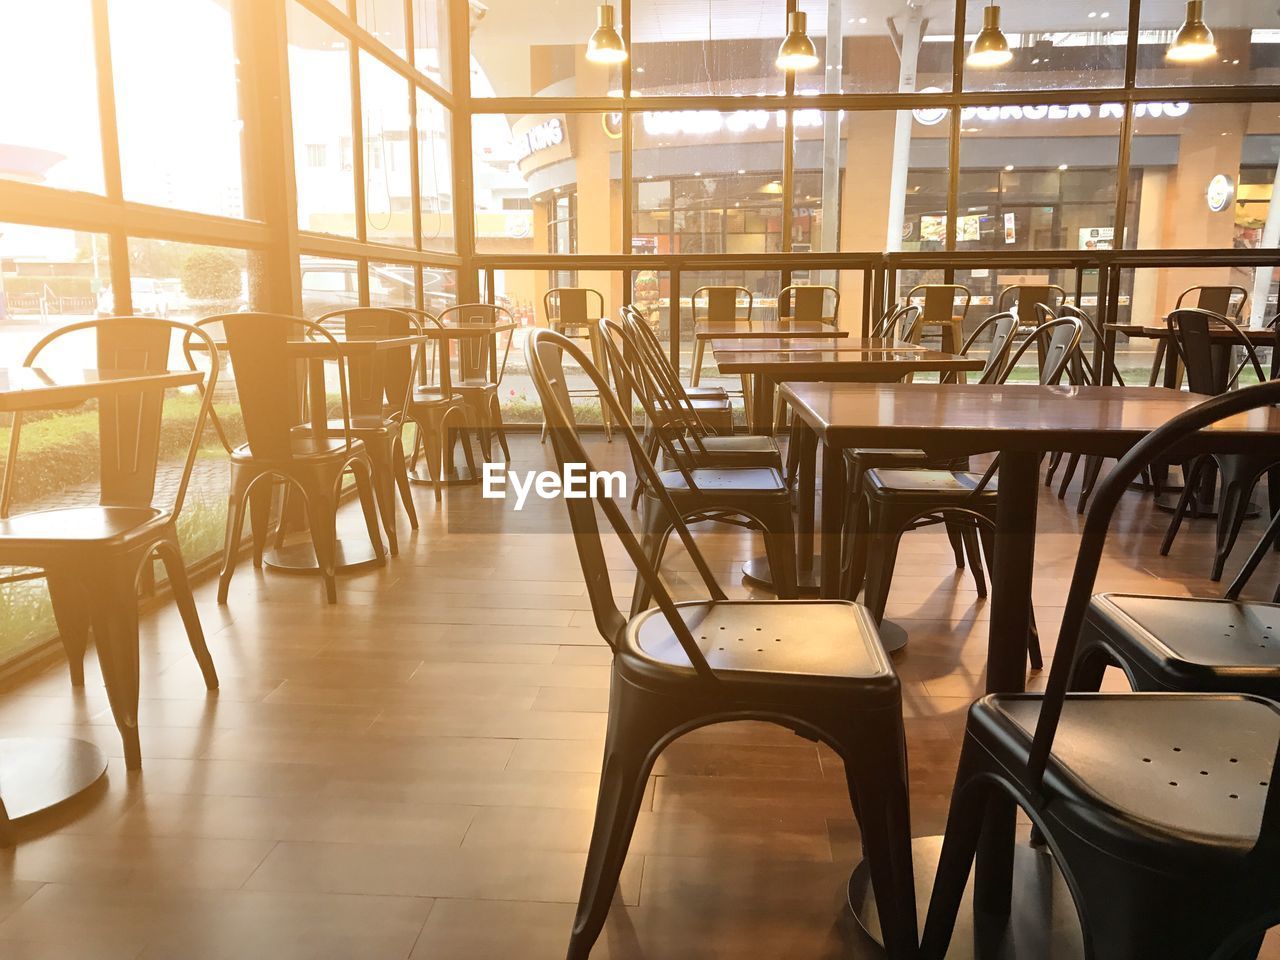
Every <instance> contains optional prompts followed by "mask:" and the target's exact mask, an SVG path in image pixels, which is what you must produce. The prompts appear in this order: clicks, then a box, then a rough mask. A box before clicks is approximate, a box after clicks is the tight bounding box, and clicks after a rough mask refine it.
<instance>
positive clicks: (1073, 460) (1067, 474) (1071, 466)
mask: <svg viewBox="0 0 1280 960" xmlns="http://www.w3.org/2000/svg"><path fill="white" fill-rule="evenodd" d="M1079 465H1080V454H1078V453H1073V454H1071V456H1070V457H1068V458H1067V466H1066V469H1065V470H1064V471H1063V472H1062V483H1061V485H1060V486H1059V487H1058V499H1059V500H1065V499H1067V488H1068V487H1070V486H1071V481H1072V480H1074V479H1075V477H1076V468H1077V467H1078V466H1079Z"/></svg>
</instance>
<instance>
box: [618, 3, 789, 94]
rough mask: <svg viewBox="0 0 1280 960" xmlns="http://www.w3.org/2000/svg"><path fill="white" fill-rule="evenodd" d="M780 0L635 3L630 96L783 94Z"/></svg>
mask: <svg viewBox="0 0 1280 960" xmlns="http://www.w3.org/2000/svg"><path fill="white" fill-rule="evenodd" d="M786 28H787V8H786V4H785V3H782V2H781V0H686V2H680V3H674V2H672V0H633V2H632V4H631V31H632V45H631V56H632V60H633V63H634V68H633V73H632V78H631V89H632V92H633V93H634V94H635V95H636V96H646V95H648V96H655V95H661V96H681V95H683V96H693V95H714V96H754V95H756V94H762V93H782V92H783V75H782V72H781V71H780V70H779V69H778V68H777V66H775V64H774V60H776V59H777V56H778V45H779V44H780V43H781V42H782V38H783V36H784V35H785V34H786V32H787V30H786Z"/></svg>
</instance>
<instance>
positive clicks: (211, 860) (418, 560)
mask: <svg viewBox="0 0 1280 960" xmlns="http://www.w3.org/2000/svg"><path fill="white" fill-rule="evenodd" d="M619 446H620V445H619V444H614V445H613V446H612V447H607V448H606V447H605V446H604V444H603V442H601V443H599V444H598V445H597V448H598V449H599V451H600V453H601V460H602V462H603V461H607V460H610V459H617V457H618V456H619V455H620V453H621V451H620V449H619ZM514 452H515V459H516V462H517V465H519V466H523V467H535V466H539V465H540V464H542V463H543V462H544V461H545V460H547V458H548V451H546V450H545V449H544V448H542V447H540V446H539V445H538V444H537V442H536V438H533V437H528V436H525V437H521V438H517V439H516V440H515V442H514ZM1128 499H1129V502H1128V503H1127V504H1126V505H1125V508H1124V510H1123V515H1122V517H1121V519H1120V520H1119V522H1118V523H1117V524H1116V527H1115V530H1116V535H1115V537H1114V540H1113V543H1112V545H1111V548H1110V550H1109V551H1108V556H1107V559H1106V563H1105V567H1104V569H1103V572H1102V576H1101V579H1100V586H1101V587H1105V588H1108V589H1140V590H1154V591H1159V592H1167V593H1173V594H1185V593H1202V594H1207V595H1213V594H1214V592H1215V591H1216V590H1218V589H1219V588H1217V587H1215V586H1214V585H1212V584H1210V583H1208V582H1207V580H1206V579H1205V578H1204V575H1205V572H1206V569H1207V565H1208V550H1209V545H1210V543H1211V536H1212V533H1211V525H1210V522H1209V521H1207V520H1202V521H1197V522H1193V523H1190V524H1189V525H1188V526H1187V527H1184V532H1183V533H1182V535H1181V536H1180V538H1179V540H1178V542H1177V544H1176V546H1175V549H1174V555H1173V556H1171V557H1169V558H1167V559H1164V558H1161V557H1159V556H1158V554H1157V550H1156V547H1157V545H1158V537H1159V533H1160V532H1161V531H1162V530H1163V525H1164V522H1165V515H1164V514H1159V513H1156V512H1155V511H1154V510H1153V509H1152V507H1151V505H1150V501H1149V500H1148V499H1145V498H1143V497H1141V496H1140V495H1138V494H1136V493H1135V494H1133V495H1132V496H1131V497H1129V498H1128ZM1069 502H1070V503H1071V504H1072V505H1073V504H1074V493H1073V494H1072V495H1071V499H1070V501H1069ZM418 509H419V513H420V516H421V518H422V529H421V530H419V531H418V532H417V533H416V534H413V535H410V534H409V532H408V529H407V524H405V523H403V521H402V533H403V536H404V539H403V541H402V548H401V556H400V557H399V559H397V560H395V561H393V562H391V563H390V564H389V565H388V566H387V567H385V568H383V569H381V570H378V571H375V572H371V573H366V574H363V575H358V576H353V577H349V578H346V579H344V580H343V581H342V582H341V583H340V585H339V590H340V601H341V602H340V603H339V604H338V605H337V606H326V605H325V604H324V603H323V602H322V596H321V592H320V587H319V586H318V584H316V583H315V582H313V581H310V580H305V579H298V578H290V577H287V576H283V575H279V574H271V573H266V574H263V573H259V572H257V571H254V570H253V569H252V567H250V566H248V565H247V564H245V565H242V566H241V567H240V569H239V570H238V573H237V576H236V579H235V581H234V583H233V587H232V593H231V599H230V603H229V604H228V605H227V606H226V607H221V608H220V607H218V606H217V605H216V604H215V603H214V600H213V590H212V588H211V587H212V585H211V584H205V585H204V586H202V587H201V588H200V590H199V600H200V606H201V615H202V617H203V620H204V624H205V628H206V631H207V632H208V634H209V646H210V648H211V649H212V651H213V654H214V657H215V659H216V661H217V665H218V670H219V673H220V674H221V678H222V689H221V692H220V693H219V694H218V695H217V696H212V697H211V696H206V694H205V692H204V689H203V686H202V683H201V680H200V675H199V672H198V670H197V668H196V665H195V662H194V660H193V658H192V656H191V654H190V652H189V650H188V649H187V648H186V644H185V638H184V634H183V632H182V629H181V625H180V622H179V620H178V618H177V617H176V616H175V615H174V614H173V613H172V612H171V611H168V610H166V611H163V612H161V613H159V614H157V615H153V616H150V617H148V618H147V619H146V622H145V625H144V639H143V651H142V658H143V663H142V672H143V702H142V710H141V724H142V745H143V755H144V765H145V769H144V770H143V772H142V773H140V774H138V775H134V776H129V775H126V773H125V771H124V767H123V764H122V762H121V761H120V760H119V759H113V760H112V764H111V769H110V773H109V778H108V782H107V784H106V787H105V790H103V791H102V792H101V795H100V796H98V797H96V798H94V799H93V801H92V802H91V803H89V804H87V805H86V806H87V809H84V810H80V811H77V812H76V815H75V816H74V817H71V818H69V822H67V823H65V824H63V825H61V826H60V827H59V828H58V829H57V830H56V831H55V832H52V833H50V834H49V835H47V836H45V837H43V838H41V839H36V840H32V841H30V842H27V843H23V844H22V845H20V846H18V847H17V848H16V849H13V850H9V851H4V852H0V858H2V860H0V862H2V863H3V867H4V870H3V879H2V880H0V956H3V957H5V958H9V960H14V958H24V960H25V958H57V960H130V958H145V960H160V958H166V960H169V958H171V960H179V958H181V960H214V958H218V960H223V958H226V960H231V958H236V960H242V958H269V960H291V958H299V960H301V958H306V960H321V958H325V960H327V958H335V960H336V958H343V960H349V958H359V960H383V958H387V960H391V958H409V957H412V958H415V960H426V958H431V960H442V958H489V957H493V958H505V957H516V958H521V960H543V958H548V960H550V958H559V957H563V955H564V947H565V943H566V938H567V935H568V931H569V927H570V921H571V917H572V913H573V904H574V902H575V901H576V899H577V894H578V888H579V884H580V882H581V876H582V866H583V859H584V851H585V849H586V845H587V840H588V836H589V832H590V823H591V816H592V809H593V805H594V802H595V794H596V788H597V778H598V774H599V769H600V749H601V743H602V736H603V731H604V725H605V713H604V711H605V705H606V693H607V684H608V660H609V651H608V649H607V648H606V647H605V645H604V644H603V642H602V641H601V640H600V639H599V638H598V636H597V634H596V632H595V629H594V627H593V625H592V619H591V614H590V612H589V609H588V603H587V598H586V594H585V590H584V588H583V583H582V579H581V576H580V573H579V569H578V566H577V559H576V556H575V554H574V552H573V545H572V541H571V539H570V538H569V537H568V536H567V535H566V534H565V532H564V531H565V530H566V528H567V517H566V516H565V514H564V507H563V504H561V503H558V502H551V503H544V502H541V501H537V502H535V501H533V500H530V501H529V503H528V504H527V506H526V508H525V510H524V512H523V513H520V514H517V513H515V512H513V510H512V509H511V505H510V504H509V503H504V502H502V501H487V500H482V499H481V498H480V496H479V491H478V490H477V489H475V488H471V489H456V490H451V491H449V493H448V495H447V506H446V509H444V510H441V509H440V508H438V507H437V506H436V505H435V503H434V501H433V499H432V498H431V496H430V495H429V492H428V491H426V490H424V489H421V488H419V490H418ZM344 524H345V529H346V530H347V531H349V532H350V533H351V534H352V535H356V534H358V532H359V523H358V520H357V517H356V516H355V515H354V514H353V513H351V512H350V511H348V512H347V513H346V514H344ZM1040 529H1041V531H1042V534H1041V536H1040V539H1039V558H1038V562H1037V569H1036V577H1037V579H1036V585H1035V598H1036V611H1037V616H1038V618H1039V624H1040V628H1041V633H1042V636H1044V637H1045V639H1046V640H1047V641H1051V639H1052V638H1053V637H1054V636H1055V634H1056V629H1057V624H1058V620H1059V618H1060V615H1061V604H1062V602H1063V597H1064V595H1065V592H1066V582H1067V579H1068V578H1069V576H1070V571H1071V567H1072V563H1073V561H1074V554H1075V547H1076V537H1077V534H1076V531H1077V529H1078V521H1077V517H1076V515H1075V512H1074V509H1073V508H1069V507H1066V506H1064V505H1063V504H1062V503H1060V502H1059V501H1057V500H1056V499H1054V498H1052V497H1051V496H1049V495H1047V494H1046V496H1045V498H1044V500H1043V502H1042V505H1041V514H1040ZM1258 529H1259V528H1258V526H1257V522H1256V521H1255V522H1254V523H1253V524H1251V526H1250V528H1249V532H1247V533H1246V536H1245V538H1243V541H1242V543H1243V546H1242V548H1241V549H1240V550H1239V551H1238V552H1237V556H1236V558H1235V562H1234V563H1233V564H1232V566H1231V568H1230V569H1231V570H1234V566H1235V564H1237V563H1239V562H1240V561H1241V560H1242V559H1243V554H1244V552H1245V551H1246V550H1247V548H1248V547H1249V546H1251V545H1252V540H1253V538H1254V536H1256V533H1255V531H1257V530H1258ZM699 542H700V543H701V544H702V545H703V546H704V547H705V548H706V549H707V551H708V553H709V555H710V557H711V558H712V560H713V565H714V567H715V569H716V572H717V575H718V576H720V577H721V579H722V582H723V583H724V584H725V586H726V587H727V588H728V589H729V590H730V592H731V593H732V594H734V595H744V594H746V590H745V589H744V588H743V587H742V586H741V584H740V581H739V576H738V573H737V568H738V566H739V564H740V563H741V561H743V560H744V559H746V558H748V557H750V556H751V555H753V554H754V553H758V552H759V550H760V544H759V542H758V541H755V542H753V540H752V539H751V537H750V536H748V535H746V534H744V533H742V532H740V531H736V530H732V529H731V528H718V529H705V530H703V531H700V533H699ZM609 556H610V557H611V562H614V563H616V566H617V571H618V579H617V581H616V586H617V590H618V592H619V593H620V594H625V593H627V592H628V590H629V589H630V579H629V576H628V570H627V564H626V563H625V561H624V560H623V559H622V557H623V555H622V553H621V548H620V546H619V545H618V544H617V543H616V542H611V543H610V544H609ZM667 566H668V569H669V570H670V571H671V574H672V579H673V581H674V582H675V583H676V584H677V585H683V586H685V587H686V589H685V590H684V592H685V593H686V594H688V595H692V594H691V592H690V590H689V589H687V585H688V584H689V583H690V581H689V580H688V579H687V571H689V570H691V569H692V567H691V565H690V564H689V562H688V558H687V556H685V555H684V554H683V553H680V552H678V551H677V552H676V553H675V554H674V555H673V556H672V557H671V558H670V559H669V562H668V564H667ZM1276 576H1277V567H1276V566H1275V565H1274V564H1270V562H1269V565H1268V567H1266V568H1265V569H1264V571H1263V573H1262V575H1260V576H1259V577H1258V578H1257V580H1256V589H1255V591H1254V593H1255V594H1256V595H1269V593H1270V585H1273V584H1274V583H1275V581H1276ZM988 611H989V607H988V605H987V604H986V603H985V602H984V601H982V600H979V599H978V598H977V595H976V593H975V591H974V586H973V581H972V579H971V578H970V577H969V576H968V574H967V573H964V572H960V571H957V570H956V569H955V568H954V566H953V563H952V560H951V555H950V551H949V548H948V547H947V545H946V541H945V538H944V537H942V536H941V535H938V534H934V533H930V532H921V533H916V534H912V535H910V536H909V538H908V541H907V543H906V544H905V546H904V549H903V552H902V554H901V555H900V558H899V573H898V575H897V577H896V578H895V579H894V583H893V595H892V598H891V600H890V602H889V610H888V615H889V616H890V617H892V618H894V619H897V620H899V621H902V622H903V623H904V624H905V625H906V626H907V627H908V629H909V632H910V635H911V638H912V639H911V644H910V647H909V648H908V650H907V651H905V652H904V653H903V654H902V655H901V656H900V657H899V658H898V660H897V665H898V669H899V671H900V672H901V675H902V678H903V681H904V683H903V689H904V697H905V704H906V725H907V734H908V737H909V741H910V767H911V790H912V813H913V824H912V825H913V831H914V833H916V834H917V835H927V834H932V833H938V832H940V831H941V829H942V826H943V822H944V817H945V813H946V808H947V800H948V794H949V791H950V786H951V781H952V777H953V774H954V767H955V763H956V759H957V753H958V744H959V737H960V733H961V730H962V727H963V722H964V714H965V709H966V707H967V706H968V704H969V702H970V701H971V700H972V699H973V698H974V697H975V696H976V695H977V694H978V693H979V692H980V691H981V690H982V685H983V681H982V669H983V662H984V656H985V645H986V619H987V616H988ZM1036 682H1037V679H1036V678H1034V677H1033V678H1032V681H1031V683H1032V685H1033V686H1034V685H1035V684H1036ZM51 732H54V733H67V734H73V735H76V736H81V737H85V738H87V739H90V740H93V741H95V742H96V743H98V744H99V745H101V746H102V747H103V748H104V749H105V750H106V751H107V752H108V753H109V754H110V755H111V756H112V757H113V758H119V756H120V753H121V751H120V743H119V739H118V736H117V733H116V730H115V728H114V726H113V724H112V720H111V715H110V712H109V710H108V708H107V704H106V701H105V698H104V696H103V692H102V689H101V683H100V680H99V679H98V673H97V668H96V665H90V668H89V683H88V687H87V690H86V692H85V693H84V694H83V695H82V696H77V695H74V694H73V693H72V692H71V690H70V687H69V684H68V681H67V678H66V674H65V670H63V669H55V670H50V671H48V672H47V673H46V674H44V675H42V676H40V677H38V678H36V679H34V680H32V681H30V682H25V683H22V684H21V685H18V686H16V687H14V688H13V689H11V690H9V691H7V692H6V693H4V694H3V695H0V735H14V734H21V733H51ZM858 855H859V854H858V833H857V829H856V827H855V825H854V823H853V820H852V818H851V814H850V811H849V802H848V797H847V795H846V792H845V785H844V775H843V772H842V770H841V769H840V763H839V761H838V760H836V759H835V758H834V756H833V755H832V754H831V753H830V752H829V751H827V750H826V749H825V748H820V747H817V746H815V745H813V744H812V743H809V742H807V741H804V740H801V739H799V738H797V737H795V736H792V735H791V734H789V733H787V732H785V731H782V730H779V729H776V728H771V727H768V726H764V725H754V724H736V725H725V726H720V727H715V728H711V729H708V730H704V731H700V732H698V733H697V734H694V735H690V736H688V737H686V738H685V739H684V740H682V741H681V742H679V743H677V744H675V745H674V746H672V747H671V748H670V749H669V750H667V752H666V754H665V755H664V756H663V757H662V758H661V760H660V762H659V764H658V767H657V770H656V772H655V774H654V777H653V779H652V782H651V785H650V790H649V793H648V795H647V797H646V799H645V802H644V808H643V811H642V813H641V814H640V822H639V827H638V829H637V832H636V836H635V839H634V841H633V843H632V846H631V854H630V858H629V860H628V862H627V866H626V869H625V871H624V874H623V879H622V885H621V891H620V898H621V899H620V902H616V903H615V906H614V909H613V912H612V914H611V917H610V920H609V923H608V926H607V927H606V930H605V934H604V935H603V937H602V938H601V941H600V944H599V945H598V947H597V949H596V953H595V954H594V955H595V956H597V957H612V958H615V960H617V958H637V957H646V958H656V960H679V958H710V957H735V958H746V957H750V958H752V960H766V958H775V957H776V958H781V957H789V958H790V957H794V958H812V957H822V958H827V957H850V956H855V957H862V956H874V955H875V954H874V951H870V950H868V948H867V947H866V945H865V944H863V943H860V938H859V937H858V936H857V934H856V932H855V931H853V930H852V929H851V928H850V926H849V924H848V923H847V922H846V921H845V920H844V919H843V918H842V912H841V894H842V890H843V886H844V883H845V881H846V879H847V877H848V874H849V870H850V867H851V865H852V864H853V863H854V862H855V860H856V859H857V858H858ZM1270 956H1280V951H1275V952H1272V953H1270Z"/></svg>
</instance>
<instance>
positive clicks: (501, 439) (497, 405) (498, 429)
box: [489, 393, 511, 463]
mask: <svg viewBox="0 0 1280 960" xmlns="http://www.w3.org/2000/svg"><path fill="white" fill-rule="evenodd" d="M489 405H490V407H491V409H492V410H493V414H492V424H493V431H494V433H496V434H497V435H498V445H499V446H500V447H502V459H503V460H505V461H506V462H507V463H510V462H511V448H510V447H508V446H507V431H506V427H505V425H504V424H503V422H502V404H501V402H499V400H498V395H497V393H494V394H493V396H492V397H490V398H489Z"/></svg>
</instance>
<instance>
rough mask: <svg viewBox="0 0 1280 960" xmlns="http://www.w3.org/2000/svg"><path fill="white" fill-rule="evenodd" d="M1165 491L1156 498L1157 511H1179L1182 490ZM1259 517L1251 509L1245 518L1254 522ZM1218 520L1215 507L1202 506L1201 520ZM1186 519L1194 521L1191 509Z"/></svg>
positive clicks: (1255, 511)
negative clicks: (1179, 498)
mask: <svg viewBox="0 0 1280 960" xmlns="http://www.w3.org/2000/svg"><path fill="white" fill-rule="evenodd" d="M1165 491H1166V492H1164V493H1161V494H1160V496H1158V497H1156V498H1155V501H1154V502H1155V505H1156V509H1157V510H1162V511H1164V512H1165V513H1173V511H1175V510H1176V509H1178V497H1179V494H1180V493H1181V491H1180V490H1179V491H1177V492H1174V491H1170V490H1169V489H1168V488H1167V487H1166V488H1165ZM1257 516H1258V511H1257V510H1254V509H1253V508H1252V507H1250V508H1249V509H1248V510H1247V511H1245V515H1244V518H1245V519H1246V520H1253V519H1255V518H1256V517H1257ZM1217 518H1218V511H1217V510H1216V509H1214V508H1213V507H1207V506H1205V505H1204V504H1201V505H1200V519H1201V520H1216V519H1217ZM1185 519H1187V520H1191V519H1194V518H1193V516H1192V514H1191V509H1190V508H1188V509H1187V515H1186V518H1185Z"/></svg>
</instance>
